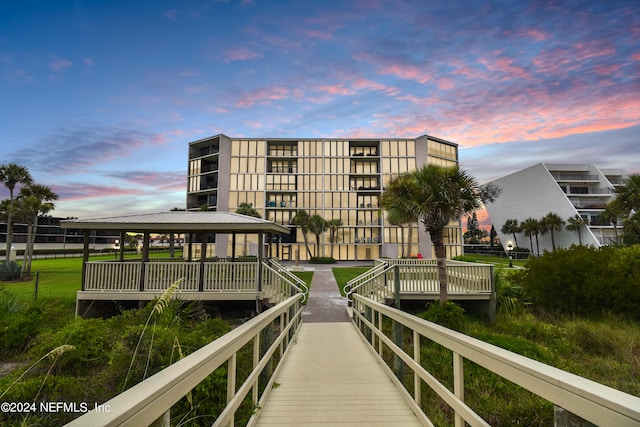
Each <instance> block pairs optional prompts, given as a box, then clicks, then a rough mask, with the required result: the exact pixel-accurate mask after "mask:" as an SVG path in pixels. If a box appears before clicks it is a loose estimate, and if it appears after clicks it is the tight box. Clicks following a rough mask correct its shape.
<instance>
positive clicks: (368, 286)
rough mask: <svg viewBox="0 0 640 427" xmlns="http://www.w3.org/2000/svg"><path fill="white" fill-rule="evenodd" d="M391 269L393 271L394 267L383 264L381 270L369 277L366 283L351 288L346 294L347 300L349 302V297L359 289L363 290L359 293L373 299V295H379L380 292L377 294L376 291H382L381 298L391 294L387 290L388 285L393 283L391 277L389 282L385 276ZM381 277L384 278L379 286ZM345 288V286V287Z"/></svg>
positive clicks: (389, 290)
mask: <svg viewBox="0 0 640 427" xmlns="http://www.w3.org/2000/svg"><path fill="white" fill-rule="evenodd" d="M381 265H383V264H381ZM393 269H394V266H392V265H386V264H384V268H383V269H379V271H378V272H377V273H376V274H374V275H373V276H371V277H369V278H368V279H367V280H366V281H364V282H362V283H359V284H358V285H356V286H354V287H353V288H351V289H350V290H349V292H347V293H346V295H347V300H349V301H351V295H352V294H354V293H356V292H357V291H358V290H360V289H362V290H363V291H361V293H362V295H367V296H370V297H373V296H374V295H379V294H380V292H377V291H380V290H382V291H383V297H384V296H386V295H387V293H391V294H393V290H391V289H387V287H388V283H393V277H391V280H388V278H387V275H388V274H389V272H390V271H393ZM372 270H374V269H372ZM369 271H371V270H369ZM383 277H384V280H383V281H382V284H381V283H380V281H381V278H383ZM345 288H346V285H345Z"/></svg>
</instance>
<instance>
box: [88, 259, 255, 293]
mask: <svg viewBox="0 0 640 427" xmlns="http://www.w3.org/2000/svg"><path fill="white" fill-rule="evenodd" d="M143 266H144V283H143V284H142V289H141V288H140V280H141V278H140V275H141V273H142V268H143ZM258 268H259V263H258V262H256V261H246V262H219V261H216V262H205V263H200V262H197V261H192V262H166V261H159V262H158V261H155V260H153V261H149V262H145V263H141V262H131V261H124V262H114V261H96V262H88V263H87V264H86V272H85V285H84V290H86V291H140V290H142V291H151V292H155V291H160V292H161V291H164V290H165V289H167V288H168V287H169V286H171V284H172V283H173V282H175V281H176V280H178V279H180V278H184V281H183V282H182V285H181V286H180V289H181V290H182V291H185V292H195V291H198V290H200V286H201V285H200V284H201V283H202V291H205V292H227V291H233V292H248V291H252V292H257V291H259V289H258V284H259V282H258V275H257V272H258Z"/></svg>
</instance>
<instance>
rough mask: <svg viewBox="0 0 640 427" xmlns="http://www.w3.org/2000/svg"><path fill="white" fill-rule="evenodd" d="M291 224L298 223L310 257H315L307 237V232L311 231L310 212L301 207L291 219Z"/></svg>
mask: <svg viewBox="0 0 640 427" xmlns="http://www.w3.org/2000/svg"><path fill="white" fill-rule="evenodd" d="M291 224H293V225H297V226H298V227H300V230H301V231H302V238H303V239H304V246H305V247H306V248H307V254H308V255H309V258H313V255H312V254H311V249H309V240H308V239H307V233H308V232H309V214H308V213H307V211H305V210H304V209H300V210H299V211H298V212H296V216H294V217H293V218H292V219H291Z"/></svg>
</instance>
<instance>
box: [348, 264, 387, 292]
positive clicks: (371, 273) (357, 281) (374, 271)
mask: <svg viewBox="0 0 640 427" xmlns="http://www.w3.org/2000/svg"><path fill="white" fill-rule="evenodd" d="M377 261H379V260H376V262H375V265H374V266H373V268H370V269H369V270H367V271H365V272H364V273H362V274H360V275H359V276H357V277H354V278H353V279H351V280H349V281H348V282H347V284H346V285H344V288H343V291H344V293H345V294H348V293H349V292H351V290H352V289H353V288H357V287H359V286H360V285H361V284H363V283H366V282H368V281H369V280H371V279H372V278H373V277H375V276H376V275H378V274H379V273H381V272H382V271H383V270H385V269H386V268H388V267H389V264H387V263H385V262H377Z"/></svg>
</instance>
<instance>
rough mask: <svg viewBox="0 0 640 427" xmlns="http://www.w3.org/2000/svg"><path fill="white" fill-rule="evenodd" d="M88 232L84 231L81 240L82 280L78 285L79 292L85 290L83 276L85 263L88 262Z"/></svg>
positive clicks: (84, 274) (85, 271)
mask: <svg viewBox="0 0 640 427" xmlns="http://www.w3.org/2000/svg"><path fill="white" fill-rule="evenodd" d="M90 233H91V232H90V231H89V230H84V234H83V239H82V243H83V246H82V279H81V284H80V290H83V291H84V290H85V285H86V283H85V280H86V279H85V276H86V273H87V263H88V262H89V241H90V239H91V235H90Z"/></svg>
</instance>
